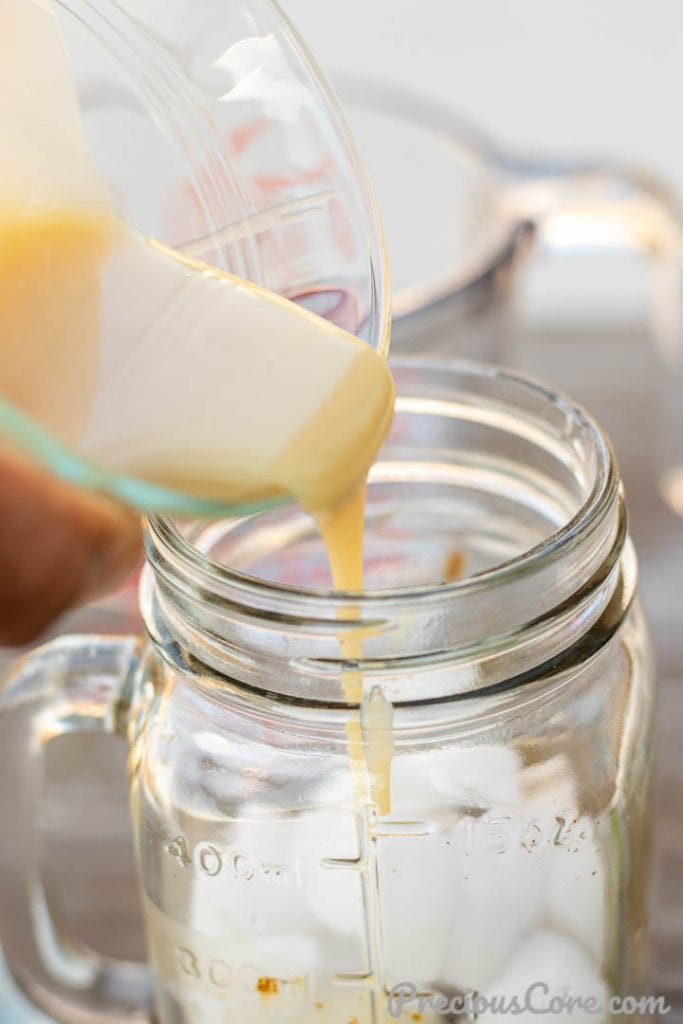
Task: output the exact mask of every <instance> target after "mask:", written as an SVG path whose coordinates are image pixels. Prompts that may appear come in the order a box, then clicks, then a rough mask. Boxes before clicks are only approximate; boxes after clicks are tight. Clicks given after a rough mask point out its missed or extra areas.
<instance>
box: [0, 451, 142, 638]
mask: <svg viewBox="0 0 683 1024" xmlns="http://www.w3.org/2000/svg"><path fill="white" fill-rule="evenodd" d="M141 550H142V530H141V526H140V519H139V516H137V515H136V514H135V513H134V512H132V511H131V510H130V509H127V508H125V507H124V506H122V505H117V504H116V503H115V502H113V501H112V500H110V499H107V498H104V497H101V496H99V495H96V494H90V493H87V492H82V491H79V490H78V489H77V488H75V487H71V486H69V485H67V484H65V483H62V482H61V481H59V480H57V479H55V478H54V477H52V476H49V475H48V474H47V473H45V472H44V471H43V470H41V469H39V468H37V467H36V466H34V465H33V464H31V463H29V462H27V461H25V460H24V459H22V458H20V457H19V456H17V455H16V454H14V453H13V452H10V451H8V450H7V449H6V448H3V447H1V446H0V646H2V645H9V646H19V645H23V644H26V643H29V642H31V641H33V640H35V639H36V638H37V637H38V636H40V634H41V633H42V632H43V631H44V630H45V629H46V628H47V627H48V626H49V625H50V624H51V623H52V622H53V621H54V620H55V619H56V618H57V617H58V616H59V615H60V614H61V613H62V612H65V611H67V610H68V609H70V608H75V607H77V606H79V605H81V604H85V603H86V602H88V601H90V600H94V599H95V598H97V597H100V596H102V595H103V594H105V593H106V592H107V591H108V590H114V589H115V588H116V587H117V586H119V585H121V584H122V583H124V582H125V580H126V578H127V577H128V576H129V575H130V573H131V572H133V570H134V569H135V566H136V564H137V562H138V559H139V558H140V554H141Z"/></svg>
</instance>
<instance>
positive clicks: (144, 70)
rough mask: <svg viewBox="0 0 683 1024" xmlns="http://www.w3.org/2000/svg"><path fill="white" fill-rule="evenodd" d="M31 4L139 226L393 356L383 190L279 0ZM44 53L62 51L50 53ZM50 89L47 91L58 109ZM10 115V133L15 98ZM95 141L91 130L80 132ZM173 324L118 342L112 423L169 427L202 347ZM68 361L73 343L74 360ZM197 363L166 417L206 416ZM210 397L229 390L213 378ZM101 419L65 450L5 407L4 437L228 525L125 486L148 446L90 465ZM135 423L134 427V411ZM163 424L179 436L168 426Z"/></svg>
mask: <svg viewBox="0 0 683 1024" xmlns="http://www.w3.org/2000/svg"><path fill="white" fill-rule="evenodd" d="M16 2H17V3H18V4H22V5H23V7H24V8H25V9H26V10H28V11H31V10H33V11H36V12H38V15H37V16H38V17H39V18H41V17H42V18H43V19H44V18H45V17H49V16H50V14H51V13H54V15H55V17H56V19H57V21H58V24H59V29H60V30H61V33H62V36H63V39H64V43H65V45H66V49H67V51H68V55H69V58H70V62H71V66H72V69H73V72H74V75H75V79H76V86H77V89H78V98H79V103H80V110H81V114H82V120H83V132H84V135H85V138H86V140H87V146H88V150H89V153H90V154H91V157H92V163H93V165H94V167H95V168H96V169H97V171H98V172H100V173H101V175H102V177H103V178H104V180H105V182H106V184H107V186H108V189H109V192H110V194H111V196H112V198H113V201H114V204H115V207H116V210H117V212H118V213H119V214H120V215H121V216H122V217H123V219H124V220H125V221H127V223H128V224H130V225H131V226H132V227H133V228H135V230H136V231H138V232H139V233H141V234H142V235H145V236H149V237H151V238H154V239H156V240H158V241H160V242H162V243H164V244H165V245H167V246H169V247H171V248H173V249H175V250H177V251H178V252H179V253H180V254H181V255H184V256H187V257H189V258H195V259H200V260H202V261H203V262H206V263H208V264H210V265H212V266H215V267H217V268H219V269H220V270H223V271H226V272H229V273H232V274H236V275H238V276H239V277H242V278H246V279H248V280H250V281H253V282H256V283H257V284H260V285H263V286H265V287H267V288H269V289H270V290H272V291H275V292H278V293H281V294H283V295H284V296H286V297H287V298H290V299H292V300H293V301H295V302H297V303H298V304H299V305H302V306H305V307H306V308H308V309H310V310H312V311H314V312H315V313H318V314H319V315H321V316H322V317H325V318H326V319H327V320H330V321H332V322H334V323H335V324H337V325H338V326H340V327H342V328H344V329H345V330H347V331H349V332H350V333H352V334H355V335H357V336H359V337H361V338H362V339H363V340H365V341H367V342H368V343H369V344H370V345H372V346H374V347H375V348H377V349H380V350H384V349H386V346H387V344H388V297H387V287H386V267H385V258H384V249H383V240H382V233H381V226H380V222H379V218H378V215H377V211H376V206H375V203H374V199H373V196H372V193H371V189H370V186H369V184H368V180H367V177H366V174H365V171H364V168H363V164H362V161H361V159H360V156H359V154H358V151H357V149H356V147H355V144H354V142H353V140H352V138H351V135H350V133H349V130H348V127H347V125H346V122H345V119H344V116H343V114H342V113H341V111H340V109H339V107H338V105H337V103H336V101H335V99H334V98H333V96H332V94H331V93H330V91H329V89H328V87H327V85H326V83H325V81H324V79H323V77H322V75H321V74H320V72H319V71H318V69H317V67H316V66H315V64H314V62H313V60H312V58H311V57H310V55H309V54H308V52H307V50H306V49H305V47H304V45H303V43H302V42H301V40H300V39H299V37H298V36H297V34H296V32H295V30H294V29H293V28H292V26H291V25H290V24H289V22H288V21H287V19H286V17H285V15H284V14H283V12H282V10H281V8H280V6H279V5H278V3H277V2H275V0H248V2H245V3H240V4H232V5H227V6H226V5H225V4H223V3H218V2H216V0H202V2H201V3H196V2H194V0H193V2H192V3H190V2H188V0H172V2H170V3H166V2H164V3H161V2H158V0H144V2H142V3H140V2H137V0H135V2H132V0H130V2H129V0H104V2H102V3H98V4H97V5H93V4H90V3H88V2H86V0H55V2H54V3H52V0H50V3H48V4H43V3H42V2H38V0H37V2H36V3H34V2H33V0H16ZM8 10H10V8H8ZM40 27H41V28H43V27H44V26H43V25H42V23H41V26H40ZM15 28H16V26H15ZM30 29H31V25H30V23H29V22H28V21H27V22H26V24H25V25H23V27H21V28H20V29H17V32H18V33H21V32H23V33H24V36H25V38H24V37H21V35H20V38H21V39H22V43H24V44H26V47H27V49H28V42H27V40H31V39H32V33H31V31H30ZM41 45H44V46H45V47H46V48H47V46H48V44H47V42H46V41H45V40H43V43H42V44H41ZM50 45H52V44H50ZM38 58H39V53H36V54H35V59H36V61H38ZM17 74H18V75H20V72H17ZM27 75H28V78H27V81H26V82H25V83H23V84H24V85H26V89H27V91H28V92H29V93H30V91H31V87H32V85H35V82H33V81H32V79H31V69H29V70H28V71H27ZM47 86H49V82H48V83H47V85H46V84H45V83H41V88H44V89H45V91H46V98H47V96H49V92H50V90H49V89H48V88H47ZM64 91H65V92H68V90H67V89H65V90H64ZM55 102H56V101H55ZM34 106H35V104H34ZM38 108H40V104H38ZM31 113H32V114H33V115H35V124H34V123H32V124H31V125H30V127H29V129H26V130H27V132H28V134H29V136H30V133H31V131H33V132H34V135H35V139H34V145H33V148H32V149H31V147H28V148H29V149H30V151H31V154H32V158H33V159H36V160H38V161H39V162H40V159H41V158H42V157H41V153H40V152H38V153H37V154H36V148H38V149H39V147H40V143H41V138H42V137H41V135H40V131H41V129H44V124H43V121H44V120H45V118H44V116H43V115H44V112H43V111H42V110H41V109H34V108H33V107H32V108H31ZM58 113H59V111H57V114H56V115H55V116H58ZM0 115H1V116H2V117H6V118H8V119H9V120H10V121H11V118H12V97H11V96H10V97H9V99H8V104H7V106H6V107H5V106H4V107H2V108H0ZM48 120H49V118H48ZM77 121H78V114H77V113H74V123H76V122H77ZM0 123H4V122H2V121H0ZM22 127H25V126H22ZM17 131H19V129H17ZM79 131H80V127H79V125H78V124H77V123H76V127H75V129H74V132H75V134H76V135H78V134H79ZM8 138H11V135H10V134H9V133H8ZM65 146H68V143H65ZM43 174H45V172H44V171H43ZM150 291H153V289H150ZM102 294H103V298H102V302H101V306H102V308H101V311H100V313H101V318H102V321H103V322H105V321H106V317H107V316H108V315H109V314H111V316H112V317H114V318H115V317H117V316H119V315H120V310H119V309H118V308H115V309H114V310H113V311H112V310H110V309H109V308H108V305H107V300H106V287H104V288H103V289H102ZM181 298H182V296H181ZM138 300H139V297H136V301H138ZM173 312H174V314H177V315H174V316H169V315H168V310H167V309H163V310H162V311H161V312H160V314H159V317H160V319H161V320H162V322H163V327H164V329H163V332H162V330H161V328H159V331H158V333H159V335H160V337H159V338H157V337H156V336H152V337H149V336H148V335H145V336H144V338H143V339H142V341H141V343H140V345H139V346H138V347H137V348H136V350H135V351H134V352H132V353H131V352H129V351H128V350H127V348H126V346H125V345H123V344H121V345H120V351H119V348H118V346H117V339H118V335H117V334H116V331H113V332H111V333H112V334H113V341H112V342H111V344H110V345H108V346H107V347H106V350H105V351H103V352H101V353H99V362H98V364H97V366H96V367H94V369H93V371H92V372H93V373H94V375H95V376H96V377H97V382H98V384H101V382H102V380H105V379H106V382H107V387H108V391H107V395H106V396H105V398H106V400H105V401H103V402H102V403H101V404H102V405H103V406H106V410H109V409H110V408H111V407H112V406H113V407H114V408H115V409H117V410H118V409H123V410H125V407H126V400H127V401H128V403H129V404H131V405H133V406H134V407H135V408H139V407H140V406H144V408H145V411H146V413H148V415H149V417H150V418H151V417H152V416H153V412H152V410H153V409H154V403H153V401H151V395H150V390H149V389H153V388H154V386H155V381H156V380H157V379H158V378H159V374H160V370H161V367H162V366H165V365H166V363H167V361H170V359H171V358H175V359H176V360H178V361H179V355H178V353H179V352H181V353H182V352H184V351H185V350H186V348H188V346H187V345H186V344H185V337H184V336H182V337H181V335H180V334H174V330H175V329H176V326H175V325H176V324H178V326H177V330H178V332H182V331H183V330H186V328H184V327H183V323H184V321H183V318H182V314H183V312H185V314H186V313H187V310H183V306H182V302H180V303H179V310H176V309H175V307H174V309H173ZM162 314H164V315H166V316H167V317H168V319H167V320H163V316H162ZM124 329H125V328H121V330H122V331H123V330H124ZM229 330H230V325H229V324H227V325H226V332H228V331H229ZM150 333H151V334H152V335H154V329H153V330H152V331H151V332H150ZM143 342H144V344H143ZM273 344H274V345H275V344H276V339H274V341H273ZM150 347H152V349H153V351H152V355H153V357H154V358H150V357H149V356H150V353H149V349H150ZM70 351H71V349H70V346H69V343H68V339H67V341H65V344H64V353H65V359H67V358H70V356H69V353H70ZM188 351H189V355H188V357H187V359H186V362H185V364H181V366H180V367H179V369H178V371H177V372H175V370H174V374H175V375H174V380H175V381H176V382H177V390H178V393H177V394H176V395H168V396H165V397H167V403H166V408H168V406H169V405H172V406H173V408H174V410H175V409H176V407H177V414H178V422H181V423H182V422H183V418H184V417H185V416H191V415H192V414H193V412H195V413H196V409H195V410H193V409H192V408H190V409H187V408H185V409H183V407H182V402H183V394H184V391H183V384H182V381H183V378H185V379H186V380H187V379H188V378H190V377H192V378H193V379H194V378H195V377H196V376H197V375H199V374H201V372H202V361H201V360H195V361H192V359H191V358H190V356H191V354H192V348H191V346H189V349H188ZM54 358H55V354H54V352H52V353H50V359H54ZM126 360H129V361H130V362H132V363H133V364H134V366H135V367H138V371H139V372H138V373H137V374H133V373H128V374H126V373H124V371H125V370H126V367H127V365H128V364H127V363H126ZM138 364H140V365H139V366H138ZM155 366H156V372H155ZM73 376H75V375H72V377H73ZM110 382H111V383H110ZM48 384H49V380H48ZM206 386H207V387H212V388H214V389H215V388H216V387H217V386H218V385H217V382H216V380H215V379H209V380H207V382H206ZM117 387H118V388H120V391H121V394H120V395H119V394H118V393H117V391H116V388H117ZM134 389H135V390H134ZM1 390H2V380H1V379H0V392H1ZM100 390H102V389H100ZM146 390H147V392H148V393H147V394H145V391H146ZM110 392H111V393H110ZM44 404H45V405H48V404H49V403H47V402H46V403H44ZM86 406H87V408H86V409H85V411H84V418H85V419H86V421H87V422H86V423H85V426H83V425H79V432H78V437H77V438H76V439H75V440H73V441H72V440H71V439H70V438H69V439H65V438H64V437H61V438H59V439H57V438H55V437H54V436H52V435H51V434H50V432H49V431H48V430H47V428H46V425H45V423H43V422H42V420H40V421H39V420H38V419H37V418H36V419H29V418H27V416H26V415H24V414H23V412H22V409H21V408H17V407H16V405H12V404H11V403H9V402H4V403H3V402H2V401H1V400H0V437H4V438H5V439H8V440H9V441H10V443H13V444H15V445H19V446H20V447H22V448H23V449H25V450H27V451H28V452H29V453H30V454H31V455H33V456H34V457H37V458H39V459H40V460H42V461H43V462H45V463H46V464H47V465H48V466H49V467H51V468H52V469H53V470H55V471H56V472H58V473H60V474H61V475H62V476H65V477H66V478H67V479H69V480H71V481H72V482H74V483H76V484H78V485H80V486H85V487H93V488H97V489H105V490H108V491H111V492H113V493H114V494H116V495H118V496H119V497H121V498H123V499H124V500H126V501H127V502H129V503H131V504H133V505H137V506H141V507H143V508H145V509H148V510H149V509H164V510H166V511H169V510H172V511H186V512H195V513H198V512H201V511H208V510H210V509H213V511H214V513H215V512H216V511H217V506H216V505H215V503H212V502H211V501H200V500H198V499H197V498H191V497H190V496H189V495H187V494H181V493H175V492H173V491H170V490H167V489H164V488H162V487H158V486H156V487H155V486H153V483H152V481H151V480H144V479H139V478H132V477H131V475H130V474H128V475H127V474H126V473H125V471H124V470H122V469H121V467H120V464H121V463H122V462H123V463H125V461H126V460H125V459H124V458H122V453H121V450H120V449H121V447H123V446H124V445H125V444H128V445H129V446H130V445H132V444H133V443H134V441H133V442H131V440H130V439H129V438H127V437H126V438H124V440H123V441H121V442H119V444H118V449H117V443H116V441H117V439H116V438H114V439H113V441H112V442H111V443H110V442H107V443H106V444H105V445H103V448H104V453H103V452H101V451H99V449H98V450H97V453H98V458H95V457H94V456H91V455H89V452H88V428H89V427H92V423H93V422H94V421H95V418H96V415H97V412H98V410H97V403H95V402H90V403H89V404H88V403H86ZM93 407H94V408H93ZM40 411H41V410H39V412H40ZM100 413H101V410H100ZM102 415H103V414H102ZM107 415H108V418H109V419H111V418H112V417H111V416H110V415H109V413H108V414H107ZM37 416H38V414H37V413H36V417H37ZM114 418H115V417H114ZM120 418H121V421H122V422H123V421H124V420H125V412H122V413H121V414H120ZM159 419H160V421H161V416H159ZM164 427H165V429H166V430H169V429H170V428H169V425H168V423H167V422H166V423H165V424H164ZM160 429H161V428H160ZM95 433H97V430H95ZM67 441H69V443H68V444H67V443H66V442H67ZM138 443H139V439H138ZM95 447H96V446H95ZM112 452H113V453H114V454H112ZM107 460H109V461H107ZM130 461H131V460H129V462H130ZM221 511H229V509H225V508H222V509H221Z"/></svg>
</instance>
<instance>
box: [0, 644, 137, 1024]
mask: <svg viewBox="0 0 683 1024" xmlns="http://www.w3.org/2000/svg"><path fill="white" fill-rule="evenodd" d="M139 665H140V661H139V657H138V641H137V640H136V639H134V638H129V637H127V638H120V639H112V638H104V637H102V638H100V637H78V636H69V637H64V638H62V639H60V640H57V641H56V642H54V643H51V644H48V645H47V646H45V647H43V648H41V649H39V650H37V651H36V652H35V653H33V654H31V655H29V656H28V657H27V658H25V659H23V660H22V661H20V662H19V663H18V664H17V666H16V668H15V669H14V670H13V671H12V672H11V674H10V676H9V679H8V680H7V681H6V683H5V685H4V687H3V688H2V691H1V692H0V757H1V758H2V771H0V806H1V807H2V814H3V839H2V841H3V844H4V845H5V848H6V850H7V852H8V857H7V867H6V869H5V870H4V872H2V873H0V940H1V942H2V947H3V950H4V953H5V956H6V959H7V964H8V967H9V969H10V971H11V973H12V975H13V976H14V978H15V979H16V981H17V982H18V984H19V985H20V986H21V988H22V989H23V990H24V992H26V994H27V995H28V997H29V999H30V1000H31V1001H32V1002H33V1004H34V1005H35V1006H37V1007H38V1008H39V1009H41V1010H43V1011H44V1012H45V1013H47V1014H48V1015H50V1016H52V1017H54V1018H56V1019H57V1020H59V1021H61V1022H63V1024H122V1022H123V1021H126V1022H129V1024H130V1022H134V1024H150V1021H151V1016H150V1011H149V1006H150V998H149V993H150V981H149V975H148V971H147V968H146V967H144V966H143V965H141V964H133V963H126V962H116V961H109V960H105V959H104V958H102V957H100V956H98V955H97V954H96V953H94V952H92V951H90V950H85V951H83V950H82V949H80V948H79V949H78V950H77V949H76V947H75V944H74V945H69V943H68V942H66V941H64V940H63V939H62V937H61V936H59V935H58V934H57V930H56V928H55V925H54V923H53V921H52V918H51V916H50V911H49V907H48V902H47V897H46V893H45V887H44V884H43V879H42V862H43V858H42V855H41V854H42V850H41V847H42V839H41V829H40V823H41V817H42V815H41V805H42V801H43V795H44V782H45V749H46V747H47V745H48V743H49V742H50V740H52V739H55V738H57V737H58V736H63V735H65V734H67V733H74V732H101V733H111V734H114V733H125V730H126V722H127V717H128V716H127V711H128V707H129V704H130V694H132V692H133V687H134V685H135V683H136V679H137V674H136V673H137V671H138V670H139Z"/></svg>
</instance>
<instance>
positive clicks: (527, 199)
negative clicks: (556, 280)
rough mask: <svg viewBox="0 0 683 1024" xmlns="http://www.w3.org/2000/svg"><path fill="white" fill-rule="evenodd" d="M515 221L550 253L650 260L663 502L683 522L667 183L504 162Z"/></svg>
mask: <svg viewBox="0 0 683 1024" xmlns="http://www.w3.org/2000/svg"><path fill="white" fill-rule="evenodd" d="M497 163H498V166H499V169H500V171H501V172H502V173H503V175H504V176H505V177H506V178H507V180H508V181H509V182H511V187H510V190H509V193H508V202H509V203H510V204H511V206H512V211H513V215H514V216H515V217H518V218H520V219H521V220H522V221H523V222H524V223H526V224H529V225H532V226H533V228H534V229H535V231H536V234H537V237H538V238H539V239H540V241H541V242H542V243H543V244H545V245H546V246H547V247H548V248H549V249H551V250H553V251H556V252H559V253H562V252H568V251H571V250H576V249H586V248H590V249H594V250H608V251H609V250H611V251H616V250H622V251H623V250H632V251H635V252H641V253H644V254H645V255H647V257H648V259H649V271H650V288H649V301H650V323H651V329H652V340H653V342H654V346H655V352H656V358H657V366H658V368H659V381H660V401H659V406H660V410H661V417H662V419H661V422H660V424H658V426H659V434H660V440H659V444H660V449H661V450H660V453H659V462H660V465H659V471H660V480H661V490H662V494H663V497H664V498H665V500H666V501H667V502H668V503H669V505H670V506H671V507H672V508H673V509H674V510H675V511H676V512H678V513H679V514H680V515H683V401H682V400H681V396H682V395H683V209H681V204H680V203H679V201H678V200H677V198H676V197H675V196H674V194H673V192H670V191H668V190H667V189H666V188H665V187H664V186H663V185H662V184H661V183H659V182H657V181H656V180H654V179H653V178H651V177H650V176H648V175H646V174H644V173H642V172H639V171H636V170H630V169H628V168H623V167H618V166H617V167H610V166H605V165H602V166H601V165H590V164H577V163H563V162H561V161H559V162H552V161H545V162H534V161H525V160H516V159H514V158H512V157H509V156H505V155H501V154H498V159H497Z"/></svg>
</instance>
